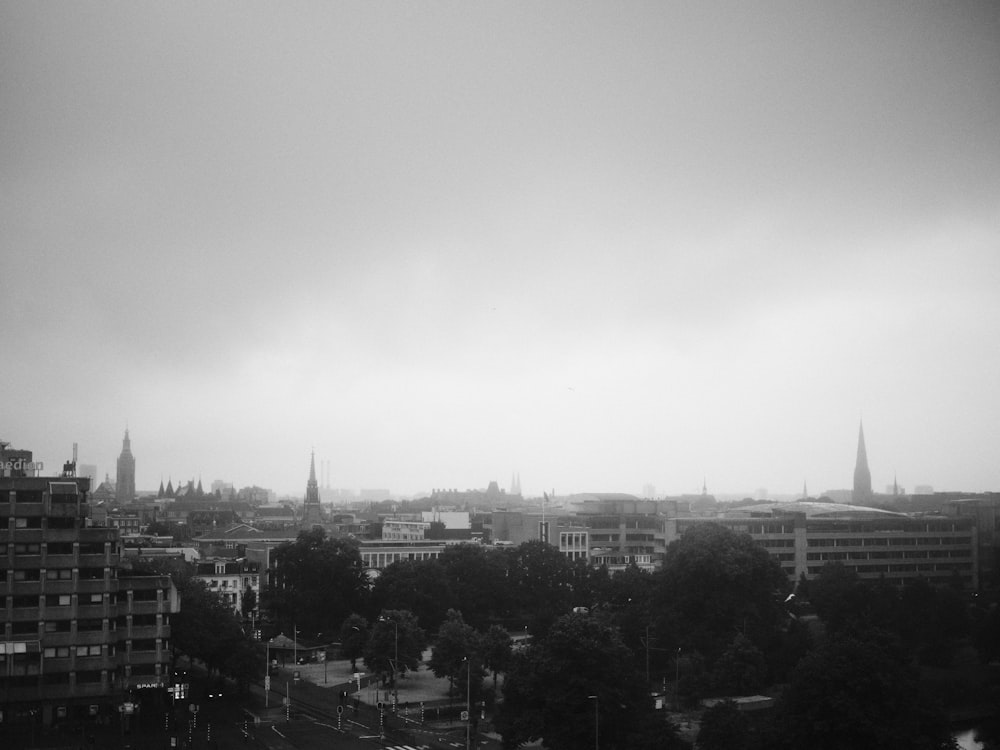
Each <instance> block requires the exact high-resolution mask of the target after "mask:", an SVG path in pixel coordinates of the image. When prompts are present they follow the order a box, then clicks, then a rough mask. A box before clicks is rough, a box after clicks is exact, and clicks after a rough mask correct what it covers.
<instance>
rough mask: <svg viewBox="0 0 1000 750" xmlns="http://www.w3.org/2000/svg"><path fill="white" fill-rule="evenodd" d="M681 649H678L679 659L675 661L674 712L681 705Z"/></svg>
mask: <svg viewBox="0 0 1000 750" xmlns="http://www.w3.org/2000/svg"><path fill="white" fill-rule="evenodd" d="M680 686H681V647H680V646H678V647H677V658H676V659H674V711H676V710H677V709H678V708H680V705H681V691H680Z"/></svg>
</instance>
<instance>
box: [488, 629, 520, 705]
mask: <svg viewBox="0 0 1000 750" xmlns="http://www.w3.org/2000/svg"><path fill="white" fill-rule="evenodd" d="M512 645H513V640H512V639H511V637H510V634H508V633H507V631H506V630H504V629H503V628H502V627H500V626H499V625H491V626H490V629H489V630H487V631H486V633H485V634H484V635H483V639H482V649H483V664H484V666H485V667H486V668H488V669H489V670H490V671H491V672H492V673H493V692H494V693H495V692H496V689H497V675H498V674H499V673H500V672H503V671H504V670H506V669H507V665H508V664H510V656H511V648H512Z"/></svg>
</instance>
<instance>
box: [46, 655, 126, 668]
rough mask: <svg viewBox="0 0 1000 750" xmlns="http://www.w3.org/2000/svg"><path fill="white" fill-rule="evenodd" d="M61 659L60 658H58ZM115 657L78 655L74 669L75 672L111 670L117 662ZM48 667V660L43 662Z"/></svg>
mask: <svg viewBox="0 0 1000 750" xmlns="http://www.w3.org/2000/svg"><path fill="white" fill-rule="evenodd" d="M60 661H61V660H60ZM116 662H117V658H116V657H113V656H78V657H76V663H75V665H74V667H73V668H74V669H75V670H76V671H77V672H85V671H93V670H98V669H107V670H113V669H114V668H115V667H116V666H117V664H116ZM45 664H46V667H48V662H46V663H45Z"/></svg>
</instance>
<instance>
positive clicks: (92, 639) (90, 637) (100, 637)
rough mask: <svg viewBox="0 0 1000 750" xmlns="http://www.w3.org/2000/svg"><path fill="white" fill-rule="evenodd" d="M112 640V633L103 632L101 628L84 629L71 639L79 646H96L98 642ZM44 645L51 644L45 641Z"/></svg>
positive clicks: (102, 642)
mask: <svg viewBox="0 0 1000 750" xmlns="http://www.w3.org/2000/svg"><path fill="white" fill-rule="evenodd" d="M113 640H114V635H113V634H112V633H105V632H104V631H103V630H84V631H80V632H78V633H77V634H76V637H75V638H74V639H73V643H75V644H77V645H79V646H96V645H99V644H104V643H110V642H112V641H113ZM46 645H51V644H49V643H48V642H46Z"/></svg>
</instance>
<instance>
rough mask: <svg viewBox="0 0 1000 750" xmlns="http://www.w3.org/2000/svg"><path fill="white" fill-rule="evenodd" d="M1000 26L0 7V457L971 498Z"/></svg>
mask: <svg viewBox="0 0 1000 750" xmlns="http://www.w3.org/2000/svg"><path fill="white" fill-rule="evenodd" d="M997 39H1000V6H997V5H996V4H994V3H989V2H968V3H940V2H912V3H874V4H873V3H866V2H845V3H836V4H831V3H827V2H796V3H790V2H757V3H737V2H705V3H693V4H682V3H646V2H625V3H615V4H611V3H594V2H582V3H580V2H574V3H566V2H551V3H544V4H533V3H520V2H511V3H490V2H486V3H477V4H468V3H458V2H434V3H426V4H387V3H386V4H382V3H358V2H339V3H332V4H331V3H321V2H302V3H296V4H294V5H286V4H280V5H276V4H270V3H259V2H240V3H235V2H220V3H212V4H203V3H194V2H177V3H169V4H111V3H92V2H80V3H60V2H52V3H18V2H3V1H2V0H0V102H2V104H3V107H2V109H0V226H2V227H3V231H2V233H0V242H2V252H0V316H2V320H3V322H4V337H3V349H2V356H0V381H2V382H3V384H4V387H5V390H6V395H5V398H4V399H3V401H2V408H0V439H2V440H6V441H10V442H12V443H13V444H14V446H15V447H20V448H25V449H29V450H33V451H34V452H35V455H36V457H37V458H39V460H44V461H45V463H46V465H47V467H61V464H62V462H63V461H64V460H66V459H68V458H69V457H70V455H71V451H72V444H73V443H74V442H76V443H79V445H80V461H81V462H82V463H91V464H97V466H98V470H99V472H100V475H101V477H100V478H103V475H104V473H105V472H107V473H109V474H110V475H111V476H112V478H113V477H114V473H115V471H114V465H115V459H116V458H117V456H118V453H119V452H120V450H121V439H122V436H123V433H124V430H125V427H126V426H128V427H129V428H130V432H131V436H132V445H133V452H134V454H135V456H136V466H137V476H136V486H137V487H139V488H156V487H157V486H158V485H159V482H160V479H161V477H162V478H163V480H164V482H165V481H166V480H167V479H168V478H172V479H173V481H174V483H175V484H176V483H177V482H178V481H187V480H188V479H192V478H193V479H195V480H196V481H197V479H198V478H199V477H200V478H202V481H203V484H204V485H205V486H206V487H207V486H208V485H209V484H210V483H211V481H213V480H214V479H223V480H225V481H229V482H232V483H234V484H235V485H236V486H237V487H240V486H244V485H253V484H256V485H260V486H264V487H269V488H272V489H274V490H275V491H276V492H278V493H279V494H302V493H304V491H305V483H306V479H307V477H308V470H309V456H310V451H311V450H313V449H315V451H316V457H317V462H321V461H322V462H326V461H329V465H330V472H329V473H330V485H331V486H334V487H347V488H362V487H386V488H388V489H390V490H391V491H392V492H394V493H396V494H400V495H410V494H414V493H416V492H418V491H422V490H430V489H433V488H435V487H442V486H443V487H455V488H459V489H465V488H473V487H484V486H486V484H487V483H488V482H489V481H490V480H496V481H497V482H498V483H499V484H500V486H501V487H504V488H507V487H509V485H510V477H511V475H512V474H519V475H520V477H521V483H522V488H523V490H524V492H525V493H526V494H530V495H538V494H540V493H541V492H542V491H551V490H552V489H555V490H556V492H558V493H559V494H569V493H572V492H587V491H602V492H629V493H632V494H639V493H640V492H641V489H642V487H643V486H644V485H646V484H651V485H653V486H655V487H656V488H657V492H658V493H663V494H680V493H684V492H698V491H700V489H701V486H702V482H703V481H705V482H707V485H708V489H709V491H710V492H714V493H718V494H727V493H730V492H733V493H740V492H744V491H747V490H748V489H749V488H758V487H766V488H768V490H769V491H770V492H771V493H773V494H776V495H780V494H793V493H796V492H799V491H800V490H801V488H802V485H803V482H806V483H807V484H808V487H809V488H810V491H813V492H821V491H823V490H826V489H837V488H845V487H850V486H851V479H852V476H853V468H854V458H855V451H856V444H857V430H858V424H859V421H860V420H862V419H863V420H864V426H865V437H866V441H867V447H868V458H869V464H870V466H871V472H872V486H873V487H874V488H876V489H881V488H884V487H885V486H887V485H891V484H892V481H893V477H894V476H895V477H897V478H898V481H899V483H900V484H901V485H903V486H904V487H906V488H907V489H908V490H910V489H912V488H913V487H914V486H916V485H924V484H926V485H931V486H933V487H934V488H935V489H937V490H949V489H955V490H963V491H985V490H997V489H1000V460H998V447H1000V389H998V388H997V387H996V384H995V382H994V381H995V380H996V377H995V375H996V373H997V372H998V371H1000V291H998V290H1000V138H998V133H1000V45H998V44H997Z"/></svg>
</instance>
